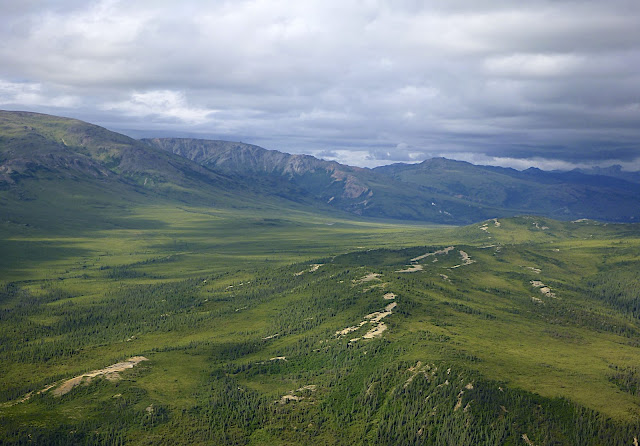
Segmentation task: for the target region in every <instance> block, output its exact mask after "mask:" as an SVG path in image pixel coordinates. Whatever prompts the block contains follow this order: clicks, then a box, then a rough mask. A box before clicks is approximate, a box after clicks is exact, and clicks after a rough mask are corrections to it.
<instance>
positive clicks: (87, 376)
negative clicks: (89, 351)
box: [2, 356, 148, 407]
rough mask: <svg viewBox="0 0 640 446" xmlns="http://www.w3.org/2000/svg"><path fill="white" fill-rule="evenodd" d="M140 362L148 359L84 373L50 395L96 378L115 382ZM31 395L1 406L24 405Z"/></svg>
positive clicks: (44, 389) (136, 358)
mask: <svg viewBox="0 0 640 446" xmlns="http://www.w3.org/2000/svg"><path fill="white" fill-rule="evenodd" d="M142 361H148V359H147V358H145V357H144V356H133V357H131V358H129V359H128V360H127V361H124V362H118V363H117V364H113V365H110V366H109V367H105V368H104V369H100V370H92V371H91V372H88V373H84V374H82V375H80V376H76V377H74V378H71V379H69V380H67V381H65V382H63V383H62V384H61V385H60V387H58V388H57V389H55V390H54V391H53V392H51V393H52V394H53V395H54V396H62V395H64V394H66V393H69V392H70V391H71V389H73V388H74V387H75V386H77V385H79V384H82V383H85V384H88V383H89V382H91V380H92V379H93V378H95V377H96V376H104V377H105V378H106V379H108V380H111V381H115V380H117V379H119V378H120V375H119V372H122V371H124V370H127V369H131V368H133V367H135V366H136V365H138V364H139V363H140V362H142ZM57 385H58V382H55V383H53V384H49V385H48V386H46V387H45V388H43V389H42V390H39V391H37V392H35V395H40V394H42V393H45V392H48V391H49V390H51V389H53V388H54V387H56V386H57ZM33 395H34V392H29V393H27V394H26V395H25V396H23V397H22V398H20V399H18V400H15V401H12V402H8V403H3V404H2V405H3V406H5V407H10V406H13V405H15V404H20V403H24V402H26V401H28V400H29V399H30V398H31V397H32V396H33Z"/></svg>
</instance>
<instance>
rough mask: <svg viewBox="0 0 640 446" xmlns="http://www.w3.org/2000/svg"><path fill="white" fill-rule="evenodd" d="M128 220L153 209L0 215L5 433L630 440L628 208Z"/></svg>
mask: <svg viewBox="0 0 640 446" xmlns="http://www.w3.org/2000/svg"><path fill="white" fill-rule="evenodd" d="M130 218H131V219H132V220H136V221H145V220H147V221H154V222H156V223H155V224H154V225H153V226H152V227H147V228H145V227H140V225H136V227H135V228H134V227H127V226H126V225H123V228H122V229H112V230H105V231H103V232H86V233H82V232H79V233H74V234H64V233H62V234H60V233H58V234H57V235H55V236H54V235H51V234H49V235H47V234H38V233H36V232H35V231H31V230H30V229H28V228H23V229H20V230H18V231H17V230H15V228H10V229H11V230H10V231H9V230H7V229H6V228H5V233H3V234H4V235H3V239H2V242H1V243H2V244H3V252H6V253H7V255H5V256H3V260H1V262H2V263H1V268H0V280H1V281H2V282H0V340H1V341H0V377H1V378H0V395H1V398H2V401H0V443H3V444H27V443H29V442H33V443H34V444H44V443H49V444H124V443H126V444H265V445H267V444H441V445H445V444H487V445H495V444H535V445H545V444H549V445H550V444H587V445H591V444H592V445H617V444H620V445H622V444H633V442H634V441H636V440H635V438H637V437H638V436H639V435H640V424H639V423H640V366H639V365H638V364H640V323H639V321H638V316H639V315H640V295H638V290H640V273H639V271H640V228H639V227H638V226H637V225H607V224H602V223H598V222H593V221H582V222H575V223H571V222H568V223H560V222H556V221H553V220H548V219H541V218H537V217H535V218H534V217H518V218H512V219H500V220H498V219H494V220H488V221H486V222H483V223H478V224H475V225H471V226H467V227H462V228H447V227H425V226H418V225H397V224H385V223H366V222H357V221H349V220H339V219H330V218H328V217H317V216H312V215H307V214H303V213H300V214H296V215H285V216H283V215H277V214H274V215H262V214H261V215H260V216H256V215H255V214H253V213H252V212H249V211H247V212H244V211H242V210H235V211H211V210H205V209H200V208H171V209H169V208H162V207H155V208H141V209H139V210H138V212H137V214H134V215H132V216H131V217H130ZM30 231H31V232H30ZM8 259H11V260H8Z"/></svg>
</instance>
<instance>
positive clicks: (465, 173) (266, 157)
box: [144, 138, 640, 224]
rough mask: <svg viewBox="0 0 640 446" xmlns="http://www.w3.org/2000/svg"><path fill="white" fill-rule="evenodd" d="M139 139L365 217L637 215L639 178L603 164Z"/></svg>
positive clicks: (460, 219) (457, 219) (459, 219)
mask: <svg viewBox="0 0 640 446" xmlns="http://www.w3.org/2000/svg"><path fill="white" fill-rule="evenodd" d="M144 141H145V142H146V143H148V144H150V145H153V146H156V147H159V148H161V149H163V150H166V151H170V152H172V153H174V154H178V155H180V156H183V157H185V158H188V159H190V160H193V161H196V162H198V163H200V164H202V165H203V166H207V167H209V168H211V169H214V170H216V171H219V172H223V173H225V174H229V175H237V176H243V177H251V178H252V179H256V178H258V179H260V181H261V182H262V184H263V186H265V187H267V188H268V186H269V185H270V186H273V187H275V188H276V189H278V188H279V189H280V190H281V191H283V190H285V189H286V188H287V187H289V188H291V187H292V188H293V189H292V190H291V191H289V194H291V193H294V194H295V193H298V194H302V195H306V196H308V197H310V198H314V199H317V200H318V201H323V202H325V203H328V204H330V205H331V206H332V207H334V208H338V209H342V210H345V211H348V212H351V213H355V214H357V215H362V216H367V217H382V218H391V219H407V220H422V221H431V222H438V223H455V224H460V223H470V222H473V221H479V220H483V219H486V218H490V217H495V216H512V215H517V214H535V215H544V216H549V217H552V218H559V219H563V220H572V219H580V218H595V219H602V220H610V221H636V219H637V218H639V217H640V184H638V183H635V182H630V181H627V179H626V178H623V177H622V176H620V175H618V176H608V175H604V174H601V173H604V172H600V171H593V172H590V173H589V174H586V173H582V172H579V171H571V172H544V171H541V170H539V169H533V168H532V169H528V170H525V171H523V172H520V171H517V170H514V169H506V168H500V167H490V166H475V165H473V164H470V163H466V162H461V161H452V160H447V159H444V158H436V159H431V160H427V161H424V162H423V163H420V164H415V165H414V164H393V165H390V166H382V167H378V168H375V169H362V168H357V167H350V166H345V165H342V164H339V163H336V162H331V161H323V160H319V159H317V158H314V157H311V156H308V155H289V154H286V153H281V152H278V151H275V150H265V149H263V148H261V147H258V146H254V145H249V144H242V143H234V142H229V141H208V140H198V139H188V138H162V139H160V138H157V139H147V140H144ZM629 178H633V176H629ZM269 182H271V183H270V184H267V183H269ZM272 193H273V192H272Z"/></svg>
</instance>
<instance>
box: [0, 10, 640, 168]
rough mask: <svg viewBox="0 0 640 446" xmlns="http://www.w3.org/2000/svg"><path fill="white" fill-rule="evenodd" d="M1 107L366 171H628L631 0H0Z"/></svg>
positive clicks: (635, 164) (638, 131)
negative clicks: (428, 164)
mask: <svg viewBox="0 0 640 446" xmlns="http://www.w3.org/2000/svg"><path fill="white" fill-rule="evenodd" d="M0 109H4V110H29V111H36V112H42V113H50V114H55V115H60V116H68V117H74V118H78V119H82V120H84V121H88V122H92V123H95V124H98V125H102V126H104V127H107V128H109V129H111V130H115V131H120V132H122V133H126V134H129V135H131V136H134V137H147V136H178V137H186V136H189V137H200V138H209V139H226V140H232V141H242V142H246V143H253V144H258V145H260V146H262V147H265V148H268V149H275V150H280V151H284V152H289V153H307V154H311V155H315V156H318V157H321V158H324V159H330V160H336V161H339V162H343V163H346V164H350V165H358V166H365V167H373V166H378V165H383V164H389V163H394V162H418V161H422V160H424V159H428V158H432V157H436V156H444V157H447V158H452V159H459V160H465V161H470V162H473V163H476V164H493V165H501V166H508V167H514V168H518V169H524V168H527V167H531V166H534V167H539V168H542V169H571V168H575V167H590V166H609V165H613V164H620V165H622V166H623V168H625V169H627V170H640V2H639V1H638V0H609V1H607V2H604V1H602V0H593V1H591V0H580V1H565V0H529V1H527V2H518V1H507V0H431V1H429V0H424V1H415V0H395V1H370V0H359V1H351V0H339V1H336V0H318V1H316V0H304V1H300V0H298V1H295V0H270V1H259V0H256V1H249V0H247V1H245V0H233V1H197V0H181V1H180V2H177V1H169V0H134V1H131V0H129V1H118V0H104V1H87V0H56V1H54V0H49V1H44V0H20V1H17V0H0Z"/></svg>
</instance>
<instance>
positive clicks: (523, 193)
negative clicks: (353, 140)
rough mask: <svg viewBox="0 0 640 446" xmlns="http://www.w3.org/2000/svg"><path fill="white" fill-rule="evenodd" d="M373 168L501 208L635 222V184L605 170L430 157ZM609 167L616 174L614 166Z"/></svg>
mask: <svg viewBox="0 0 640 446" xmlns="http://www.w3.org/2000/svg"><path fill="white" fill-rule="evenodd" d="M374 171H375V172H378V173H382V174H385V175H388V176H389V177H391V178H394V179H395V180H398V181H403V182H406V183H410V184H415V185H418V186H420V187H424V188H426V189H428V190H432V191H437V192H440V193H443V194H453V195H454V196H456V197H458V198H460V199H463V200H468V201H470V202H473V203H477V204H483V205H486V206H495V207H497V208H500V209H502V210H503V211H502V212H505V211H512V212H515V213H520V214H525V213H526V214H538V215H546V216H548V217H552V218H558V219H563V220H568V219H580V218H597V219H601V220H611V221H627V222H629V221H631V222H632V221H637V219H638V215H639V212H640V199H639V197H640V184H638V183H637V182H633V181H628V180H627V179H626V178H621V177H619V176H618V177H616V176H608V175H605V174H604V173H605V172H608V171H605V170H599V171H598V170H594V171H592V172H591V173H590V174H587V173H582V172H580V171H571V172H545V171H542V170H540V169H536V168H530V169H527V170H525V171H522V172H520V171H517V170H514V169H507V168H501V167H492V166H475V165H473V164H470V163H466V162H463V161H452V160H447V159H444V158H434V159H430V160H426V161H424V162H422V163H420V164H413V165H407V164H393V165H389V166H382V167H378V168H376V169H374ZM610 172H611V174H612V175H616V174H619V173H620V172H619V171H618V170H615V169H614V170H613V171H610ZM628 178H629V179H631V178H633V177H632V176H631V175H630V176H628Z"/></svg>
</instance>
